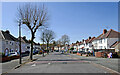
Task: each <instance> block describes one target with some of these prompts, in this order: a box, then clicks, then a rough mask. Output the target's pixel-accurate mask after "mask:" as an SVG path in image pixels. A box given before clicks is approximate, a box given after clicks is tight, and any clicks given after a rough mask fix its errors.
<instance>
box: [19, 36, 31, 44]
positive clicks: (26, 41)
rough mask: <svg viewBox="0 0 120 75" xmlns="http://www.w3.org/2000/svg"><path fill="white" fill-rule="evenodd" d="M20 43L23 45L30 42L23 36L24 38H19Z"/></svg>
mask: <svg viewBox="0 0 120 75" xmlns="http://www.w3.org/2000/svg"><path fill="white" fill-rule="evenodd" d="M18 40H19V37H18ZM21 42H23V43H30V42H29V41H28V40H27V39H26V38H25V36H24V37H21Z"/></svg>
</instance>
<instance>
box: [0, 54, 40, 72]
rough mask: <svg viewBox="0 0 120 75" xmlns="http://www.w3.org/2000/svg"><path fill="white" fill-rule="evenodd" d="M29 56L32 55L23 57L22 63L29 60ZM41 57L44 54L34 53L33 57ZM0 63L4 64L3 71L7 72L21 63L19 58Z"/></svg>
mask: <svg viewBox="0 0 120 75" xmlns="http://www.w3.org/2000/svg"><path fill="white" fill-rule="evenodd" d="M29 57H30V56H25V57H22V64H24V63H26V62H29ZM41 57H42V54H41V55H38V54H36V55H33V59H38V58H41ZM0 64H2V73H6V72H8V71H11V70H12V69H14V68H16V67H17V66H19V65H20V64H19V59H14V60H11V61H9V62H4V63H0Z"/></svg>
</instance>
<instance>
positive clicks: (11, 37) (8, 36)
mask: <svg viewBox="0 0 120 75" xmlns="http://www.w3.org/2000/svg"><path fill="white" fill-rule="evenodd" d="M1 32H2V34H3V36H4V38H5V39H6V40H11V41H18V39H17V38H15V37H14V36H12V35H11V34H10V33H9V31H8V30H7V31H2V30H1Z"/></svg>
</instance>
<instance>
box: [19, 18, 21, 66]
mask: <svg viewBox="0 0 120 75" xmlns="http://www.w3.org/2000/svg"><path fill="white" fill-rule="evenodd" d="M19 53H20V61H19V64H22V61H21V59H22V57H21V20H19Z"/></svg>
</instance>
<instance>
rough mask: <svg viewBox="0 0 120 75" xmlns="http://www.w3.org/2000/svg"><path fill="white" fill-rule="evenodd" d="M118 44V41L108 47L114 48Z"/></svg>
mask: <svg viewBox="0 0 120 75" xmlns="http://www.w3.org/2000/svg"><path fill="white" fill-rule="evenodd" d="M119 43H120V41H116V42H115V43H113V44H112V45H111V46H110V47H111V48H115V46H116V45H118V44H119Z"/></svg>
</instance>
